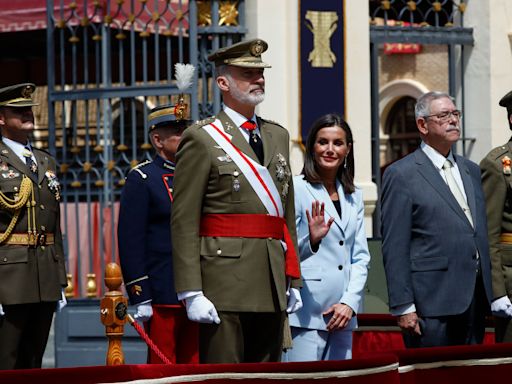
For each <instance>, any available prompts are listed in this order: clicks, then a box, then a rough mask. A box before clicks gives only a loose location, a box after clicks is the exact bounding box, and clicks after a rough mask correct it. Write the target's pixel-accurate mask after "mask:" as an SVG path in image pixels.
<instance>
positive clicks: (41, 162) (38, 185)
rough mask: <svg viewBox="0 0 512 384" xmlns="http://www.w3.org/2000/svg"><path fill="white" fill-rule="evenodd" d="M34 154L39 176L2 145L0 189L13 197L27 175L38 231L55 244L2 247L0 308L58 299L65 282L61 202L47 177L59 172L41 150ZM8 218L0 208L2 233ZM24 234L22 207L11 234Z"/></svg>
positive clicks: (8, 221)
mask: <svg viewBox="0 0 512 384" xmlns="http://www.w3.org/2000/svg"><path fill="white" fill-rule="evenodd" d="M33 153H34V156H35V157H36V160H37V164H38V175H37V177H36V176H34V175H33V174H32V172H31V171H30V170H29V169H28V167H27V166H26V164H25V163H23V162H22V161H21V159H20V158H19V157H18V156H17V155H16V154H15V153H14V152H13V151H12V150H11V149H10V148H9V147H8V146H7V145H5V144H4V143H3V142H1V141H0V190H1V192H2V193H3V194H4V195H6V196H7V197H9V198H11V199H12V198H13V197H14V195H15V194H17V192H18V191H19V187H20V184H21V180H22V178H23V176H24V175H25V176H27V177H29V178H30V179H31V180H32V183H33V187H34V188H33V190H34V199H35V202H36V207H35V216H36V217H35V222H36V229H37V231H38V232H40V233H41V232H46V233H51V234H54V235H55V244H52V245H46V246H44V247H41V246H38V247H36V248H30V247H28V246H25V245H7V244H0V304H3V305H10V304H28V303H39V302H43V301H46V302H50V301H58V300H60V298H61V290H62V288H63V287H65V286H66V284H67V280H66V270H65V266H64V252H63V248H62V235H61V230H60V208H59V201H57V199H56V194H55V192H54V191H52V190H51V189H50V187H49V183H50V181H51V180H50V179H53V177H54V176H56V174H57V170H56V164H55V160H54V159H53V158H52V157H51V156H50V155H49V154H48V153H47V152H44V151H41V150H39V149H35V148H34V149H33ZM53 180H55V179H53ZM11 218H12V212H9V211H7V210H6V209H5V208H0V232H2V233H4V232H5V231H6V229H7V227H8V225H9V223H10V222H11ZM27 230H28V217H27V209H26V208H25V207H23V208H22V209H21V212H20V216H19V219H18V221H17V223H16V225H15V227H14V229H13V231H12V233H19V234H26V233H27Z"/></svg>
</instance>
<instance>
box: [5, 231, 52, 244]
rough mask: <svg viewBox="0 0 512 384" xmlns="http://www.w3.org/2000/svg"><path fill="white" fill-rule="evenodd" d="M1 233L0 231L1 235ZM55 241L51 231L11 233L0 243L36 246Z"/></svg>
mask: <svg viewBox="0 0 512 384" xmlns="http://www.w3.org/2000/svg"><path fill="white" fill-rule="evenodd" d="M2 235H3V233H0V236H2ZM54 243H55V236H54V235H53V233H35V234H33V233H30V234H29V233H11V235H10V236H9V237H8V238H7V240H5V241H4V242H3V243H2V244H9V245H26V246H29V247H37V246H42V245H51V244H54Z"/></svg>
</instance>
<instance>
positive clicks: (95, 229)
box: [47, 0, 246, 297]
mask: <svg viewBox="0 0 512 384" xmlns="http://www.w3.org/2000/svg"><path fill="white" fill-rule="evenodd" d="M244 11H245V2H244V0H239V1H220V0H213V1H196V0H190V1H186V0H103V1H99V0H84V1H69V0H48V1H47V25H48V28H47V62H48V74H47V75H48V127H49V132H48V140H49V141H48V147H49V150H50V152H51V153H52V154H56V157H57V160H58V162H59V164H60V178H61V183H62V187H63V194H62V196H63V201H62V210H61V212H62V213H61V214H62V216H63V217H62V220H61V221H62V223H63V234H64V238H65V248H66V249H65V250H66V255H67V265H68V272H69V273H70V275H71V276H68V279H69V281H70V282H71V284H72V289H71V290H69V293H70V294H73V295H74V296H75V297H80V296H89V297H96V296H98V295H100V294H101V292H102V289H101V286H102V284H101V281H102V277H103V273H104V265H105V263H106V262H109V261H111V260H116V258H117V237H116V224H117V209H118V204H117V200H118V197H119V195H120V192H121V190H122V187H123V185H124V180H125V176H126V174H127V172H128V171H129V169H130V168H131V167H133V166H134V165H136V164H137V163H139V162H141V161H143V160H146V159H149V158H151V157H152V146H151V144H150V142H149V137H148V125H147V113H148V111H149V110H150V109H151V108H152V107H154V106H157V105H160V104H164V103H172V102H173V96H175V95H177V94H178V93H179V92H178V89H177V87H176V85H175V81H174V80H173V75H174V64H175V63H177V62H186V63H191V64H193V65H194V66H195V67H196V68H197V71H196V75H195V79H194V86H193V87H192V89H191V91H190V94H189V96H188V97H189V100H188V102H189V105H190V108H191V116H192V118H193V119H198V118H202V117H205V116H208V115H211V114H213V113H214V112H216V111H217V110H218V109H219V108H220V95H219V93H218V91H217V90H216V89H215V87H212V86H211V85H212V82H211V77H212V66H211V65H210V63H209V62H208V61H207V59H206V57H207V54H208V53H209V52H210V51H211V50H212V49H217V48H219V47H220V46H223V45H225V44H229V43H231V42H236V41H238V40H240V39H241V37H242V36H243V35H244V34H245V32H246V29H245V28H244V24H245V17H244V13H245V12H244Z"/></svg>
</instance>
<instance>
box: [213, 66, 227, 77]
mask: <svg viewBox="0 0 512 384" xmlns="http://www.w3.org/2000/svg"><path fill="white" fill-rule="evenodd" d="M229 75H230V73H229V65H226V64H221V65H216V66H215V72H214V76H215V78H217V77H219V76H229Z"/></svg>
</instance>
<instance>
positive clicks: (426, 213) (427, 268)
mask: <svg viewBox="0 0 512 384" xmlns="http://www.w3.org/2000/svg"><path fill="white" fill-rule="evenodd" d="M415 114H416V125H417V127H418V130H419V133H420V136H421V139H422V143H421V147H420V148H419V149H417V150H416V151H415V152H414V153H412V154H410V155H408V156H406V157H405V158H403V159H401V160H399V161H397V162H396V163H394V164H392V165H390V166H389V167H388V168H387V169H386V171H385V173H384V177H383V186H382V234H383V245H382V246H383V257H384V266H385V271H386V277H387V282H388V291H389V292H388V293H389V306H390V309H391V313H392V314H393V315H395V316H397V321H398V325H399V326H400V328H401V329H402V331H403V336H404V342H405V345H406V346H407V347H409V348H410V347H428V346H444V345H459V344H476V343H481V342H482V340H483V336H484V331H485V324H484V319H485V315H486V314H487V313H488V310H489V302H490V299H491V297H492V292H491V272H490V260H489V248H488V247H489V245H488V242H487V224H486V214H485V200H484V195H483V191H482V184H481V180H480V169H479V167H478V165H476V164H475V163H473V162H471V161H469V160H467V159H464V158H463V157H461V156H458V155H455V154H454V153H453V152H452V145H453V144H455V143H456V142H457V140H458V139H459V137H460V125H459V123H460V117H461V112H460V111H458V110H457V109H456V107H455V104H454V102H453V100H452V98H451V97H450V96H449V95H447V94H445V93H440V92H429V93H426V94H424V95H423V96H421V97H420V98H419V99H418V101H417V104H416V108H415Z"/></svg>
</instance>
